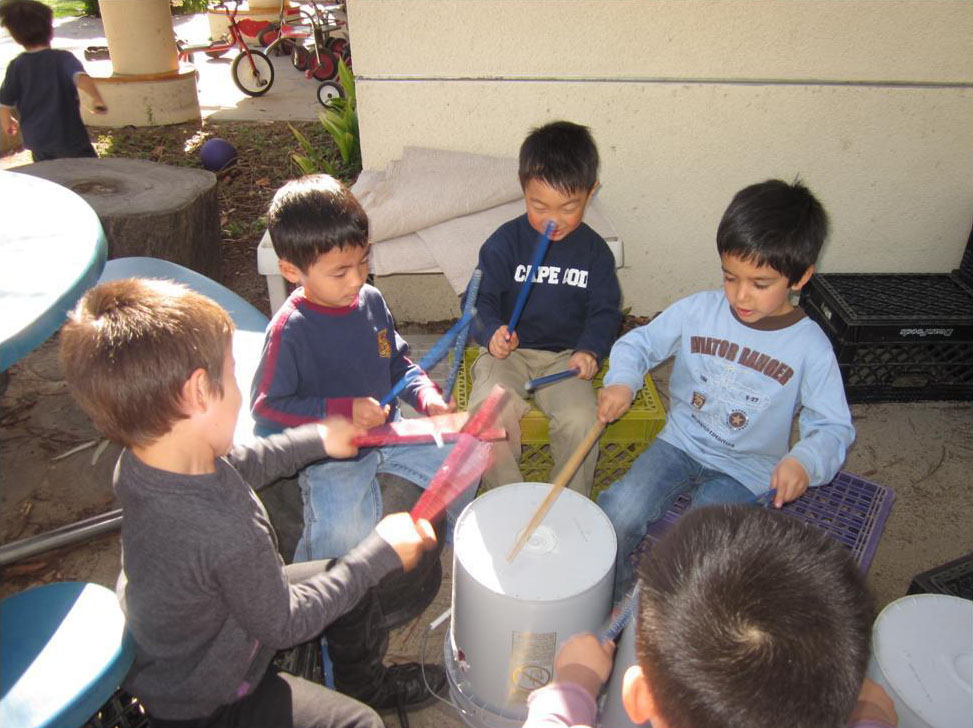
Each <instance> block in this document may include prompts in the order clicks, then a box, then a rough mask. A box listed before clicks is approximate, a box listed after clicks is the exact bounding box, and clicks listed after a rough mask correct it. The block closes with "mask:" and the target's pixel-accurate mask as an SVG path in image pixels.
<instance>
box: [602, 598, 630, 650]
mask: <svg viewBox="0 0 973 728" xmlns="http://www.w3.org/2000/svg"><path fill="white" fill-rule="evenodd" d="M637 589H638V587H637V586H633V587H632V588H631V589H629V590H628V592H627V593H626V594H625V596H624V597H622V601H621V602H619V604H618V609H617V610H616V611H615V616H614V617H613V618H612V620H611V622H610V623H609V624H608V626H607V627H605V628H604V629H603V630H601V632H599V633H598V641H599V642H608V641H609V640H611V641H613V642H618V638H619V637H620V636H621V634H622V631H623V630H624V629H625V627H626V626H627V625H628V623H629V622H631V621H632V616H633V615H634V614H635V607H636V605H637V604H638V600H637V599H636V590H637Z"/></svg>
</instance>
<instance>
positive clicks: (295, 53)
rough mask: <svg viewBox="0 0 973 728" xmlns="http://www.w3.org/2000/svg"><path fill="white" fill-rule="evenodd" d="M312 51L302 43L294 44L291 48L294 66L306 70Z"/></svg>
mask: <svg viewBox="0 0 973 728" xmlns="http://www.w3.org/2000/svg"><path fill="white" fill-rule="evenodd" d="M310 57H311V53H310V51H308V49H307V48H305V47H304V46H302V45H298V44H297V43H295V44H294V47H293V48H292V49H291V65H292V66H294V68H296V69H297V70H298V71H306V70H307V64H308V61H309V60H310Z"/></svg>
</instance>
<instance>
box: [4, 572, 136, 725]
mask: <svg viewBox="0 0 973 728" xmlns="http://www.w3.org/2000/svg"><path fill="white" fill-rule="evenodd" d="M0 630H2V633H3V639H2V641H0V647H2V652H0V655H2V658H0V661H2V663H3V672H2V674H0V685H2V694H0V725H2V726H3V728H42V727H43V728H79V726H81V725H83V724H84V723H85V721H87V720H88V718H90V717H91V716H92V715H93V714H94V713H95V711H97V710H98V708H100V707H101V706H102V705H103V704H104V703H105V701H106V700H108V699H109V698H110V697H111V696H112V694H113V693H114V692H115V690H116V689H117V688H118V686H119V685H120V684H121V682H122V680H123V679H124V677H125V674H126V673H127V672H128V669H129V667H131V665H132V660H133V659H134V657H135V653H134V649H133V645H132V641H131V638H130V637H129V636H128V633H127V632H126V631H125V617H124V615H123V614H122V610H121V609H120V608H119V606H118V600H117V599H116V597H115V594H114V593H113V592H112V591H110V590H109V589H106V588H105V587H103V586H98V585H97V584H85V583H83V582H71V581H66V582H57V583H54V584H45V585H43V586H38V587H34V588H32V589H28V590H27V591H23V592H20V593H19V594H14V595H13V596H10V597H7V598H6V599H4V600H3V601H2V602H0Z"/></svg>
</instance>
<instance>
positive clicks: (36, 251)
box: [0, 171, 108, 371]
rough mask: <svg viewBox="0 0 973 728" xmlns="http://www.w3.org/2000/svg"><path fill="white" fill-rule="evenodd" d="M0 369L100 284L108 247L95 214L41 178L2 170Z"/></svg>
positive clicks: (42, 337)
mask: <svg viewBox="0 0 973 728" xmlns="http://www.w3.org/2000/svg"><path fill="white" fill-rule="evenodd" d="M0 200H3V210H4V215H3V218H2V227H0V230H2V232H0V371H2V370H5V369H7V368H8V367H10V366H11V365H12V364H14V363H15V362H17V361H18V360H19V359H21V358H22V357H23V356H25V355H26V354H28V353H30V352H31V351H33V350H34V349H36V348H37V347H38V346H40V345H41V344H42V343H44V341H46V340H47V339H48V338H49V337H50V336H51V335H52V334H53V333H54V332H55V331H57V330H58V329H59V328H60V327H61V325H62V324H63V323H64V321H65V316H66V314H67V313H68V311H70V310H71V308H72V307H73V306H74V304H75V303H77V301H78V299H79V298H81V296H82V294H83V293H84V292H85V291H86V290H88V289H89V288H91V286H93V285H94V284H95V282H96V281H97V280H98V276H99V275H100V274H101V270H102V268H104V266H105V260H106V257H107V253H108V243H107V241H106V239H105V233H104V231H103V230H102V227H101V223H100V222H99V221H98V216H97V215H96V214H95V212H94V210H92V209H91V207H90V206H89V205H88V203H87V202H85V201H84V199H83V198H81V197H80V196H79V195H77V194H75V193H74V192H72V191H71V190H69V189H67V188H66V187H62V186H61V185H58V184H55V183H53V182H49V181H47V180H45V179H40V178H38V177H33V176H31V175H26V174H17V173H16V172H6V171H0Z"/></svg>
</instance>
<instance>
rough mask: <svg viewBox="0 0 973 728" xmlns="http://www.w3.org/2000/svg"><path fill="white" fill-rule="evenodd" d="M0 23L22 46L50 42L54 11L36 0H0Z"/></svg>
mask: <svg viewBox="0 0 973 728" xmlns="http://www.w3.org/2000/svg"><path fill="white" fill-rule="evenodd" d="M0 25H2V26H3V27H4V28H6V29H7V30H8V31H9V32H10V36H11V37H12V38H13V39H14V40H15V41H17V43H18V44H20V45H22V46H23V47H24V48H38V47H43V46H48V45H50V44H51V38H53V37H54V11H53V10H51V8H50V7H48V6H47V5H45V4H44V3H41V2H37V0H0Z"/></svg>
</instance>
